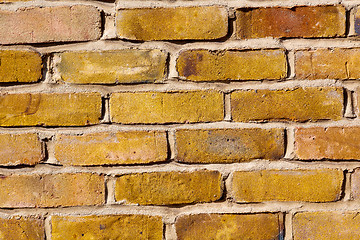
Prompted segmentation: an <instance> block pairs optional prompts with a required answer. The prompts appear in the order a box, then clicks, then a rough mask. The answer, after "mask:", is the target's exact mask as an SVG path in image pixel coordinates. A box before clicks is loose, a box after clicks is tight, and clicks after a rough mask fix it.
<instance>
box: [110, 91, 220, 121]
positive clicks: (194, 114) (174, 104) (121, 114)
mask: <svg viewBox="0 0 360 240" xmlns="http://www.w3.org/2000/svg"><path fill="white" fill-rule="evenodd" d="M223 99H224V96H223V93H221V92H218V91H212V90H208V91H180V92H136V93H132V92H122V93H113V94H112V95H111V98H110V114H111V119H112V121H113V122H117V123H128V124H129V123H130V124H131V123H147V124H149V123H157V124H158V123H192V122H215V121H221V120H223V119H224V100H223Z"/></svg>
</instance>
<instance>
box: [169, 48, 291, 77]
mask: <svg viewBox="0 0 360 240" xmlns="http://www.w3.org/2000/svg"><path fill="white" fill-rule="evenodd" d="M238 66H241V67H238ZM176 68H177V71H178V72H179V75H180V77H184V78H186V79H188V80H191V81H219V80H220V81H225V80H261V79H282V78H285V77H286V75H287V63H286V56H285V52H284V51H283V50H280V49H275V50H243V51H240V50H223V51H209V50H205V49H197V50H185V51H182V52H181V53H180V55H179V57H178V59H177V65H176Z"/></svg>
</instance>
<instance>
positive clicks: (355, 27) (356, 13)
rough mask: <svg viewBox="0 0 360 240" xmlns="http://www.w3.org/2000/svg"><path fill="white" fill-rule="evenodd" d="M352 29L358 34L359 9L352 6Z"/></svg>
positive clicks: (359, 32)
mask: <svg viewBox="0 0 360 240" xmlns="http://www.w3.org/2000/svg"><path fill="white" fill-rule="evenodd" d="M353 24H354V30H355V34H356V35H358V36H359V35H360V11H359V7H356V8H354V22H353Z"/></svg>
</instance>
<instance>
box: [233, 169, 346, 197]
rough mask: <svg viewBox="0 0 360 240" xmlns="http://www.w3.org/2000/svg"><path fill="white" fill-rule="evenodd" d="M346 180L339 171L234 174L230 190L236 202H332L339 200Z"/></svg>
mask: <svg viewBox="0 0 360 240" xmlns="http://www.w3.org/2000/svg"><path fill="white" fill-rule="evenodd" d="M343 178H344V176H343V172H342V171H341V170H337V169H322V170H283V171H282V170H262V171H252V172H234V174H233V179H232V183H231V189H232V196H233V197H234V199H235V201H236V202H264V201H303V202H332V201H337V200H339V199H340V196H341V193H342V189H341V188H342V184H343Z"/></svg>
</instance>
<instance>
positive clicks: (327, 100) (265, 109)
mask: <svg viewBox="0 0 360 240" xmlns="http://www.w3.org/2000/svg"><path fill="white" fill-rule="evenodd" d="M343 98H344V97H343V89H342V88H336V87H308V88H294V89H282V90H262V89H259V90H248V91H247V90H239V91H235V92H233V93H232V94H231V113H232V118H233V120H234V121H235V122H249V121H276V120H290V121H296V122H298V121H308V120H310V121H316V120H322V119H331V120H340V119H341V118H342V115H343Z"/></svg>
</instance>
